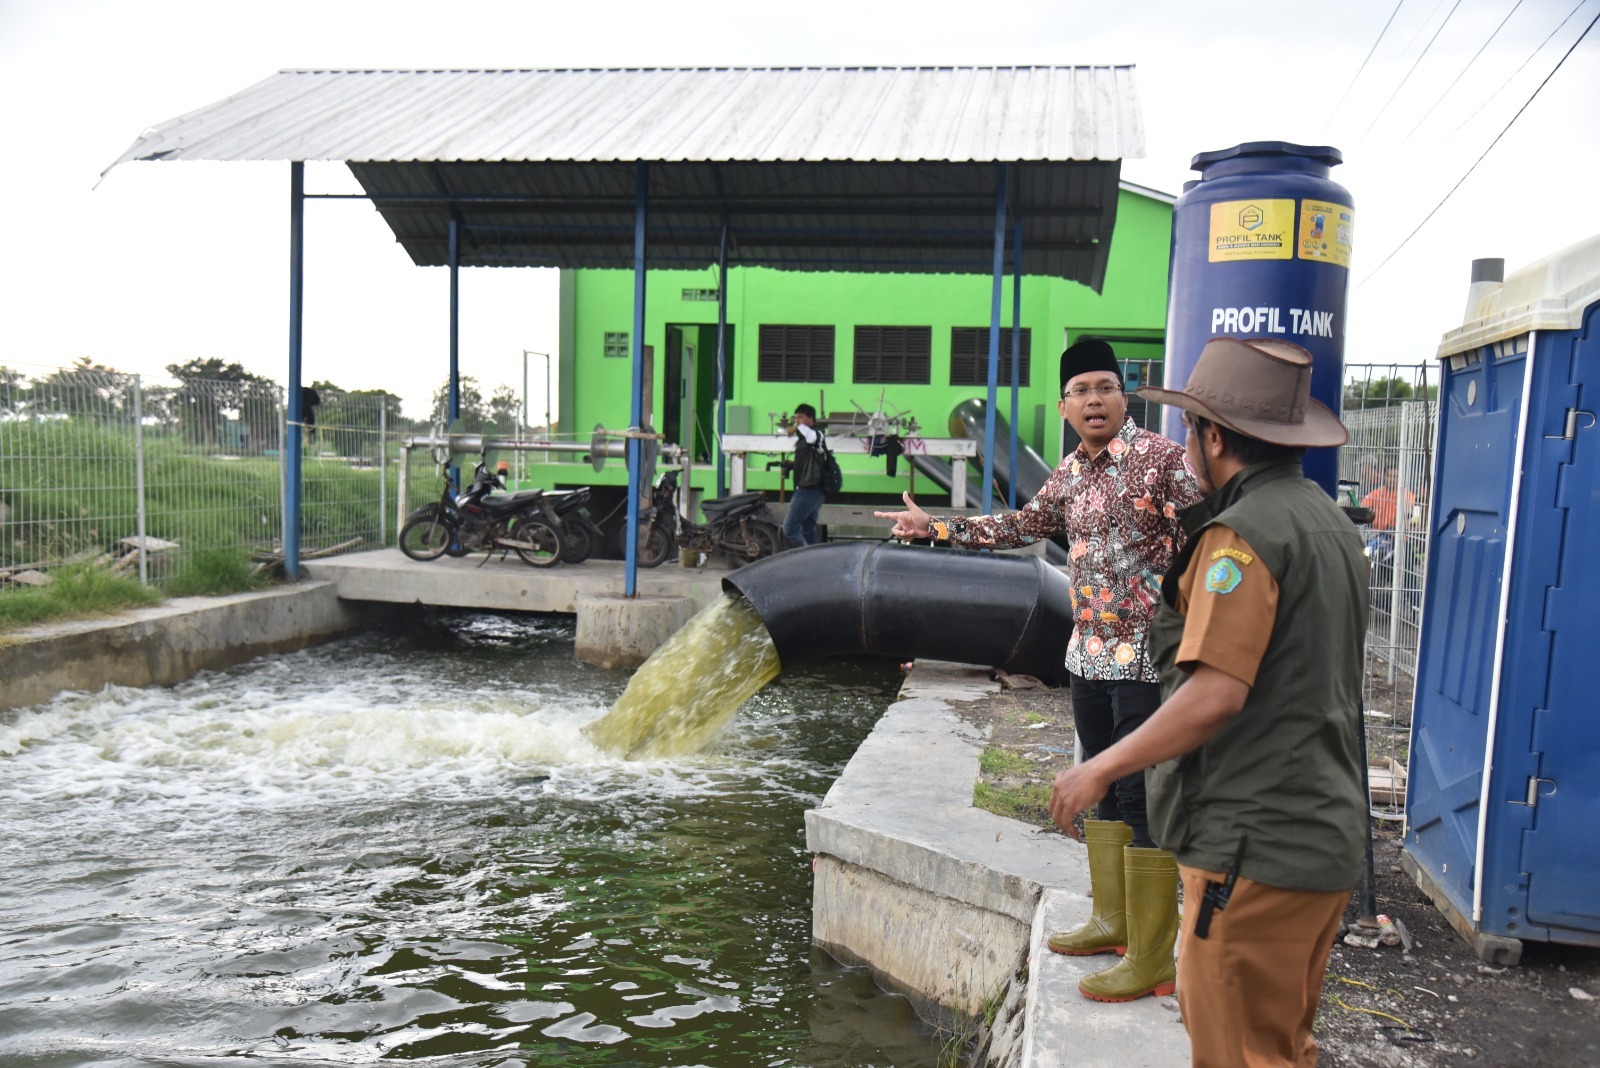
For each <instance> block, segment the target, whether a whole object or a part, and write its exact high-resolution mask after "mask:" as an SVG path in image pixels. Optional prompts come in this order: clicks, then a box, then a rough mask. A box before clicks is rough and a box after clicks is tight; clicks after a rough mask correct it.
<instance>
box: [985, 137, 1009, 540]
mask: <svg viewBox="0 0 1600 1068" xmlns="http://www.w3.org/2000/svg"><path fill="white" fill-rule="evenodd" d="M1010 180H1011V173H1010V170H1009V168H1008V167H1007V166H1006V164H1004V163H1002V164H1000V170H999V171H998V172H997V173H996V176H995V184H994V284H993V286H992V290H991V293H990V298H989V403H988V405H987V406H986V409H985V411H984V414H983V514H984V515H988V514H989V513H990V512H992V511H993V510H994V503H993V502H994V406H995V404H996V403H997V402H998V400H999V397H998V396H997V394H998V393H999V391H1000V293H1001V285H1000V279H1001V278H1002V276H1003V275H1004V273H1005V263H1006V184H1007V183H1008V182H1009V181H1010ZM1012 477H1013V479H1014V478H1015V477H1016V474H1015V472H1013V473H1012Z"/></svg>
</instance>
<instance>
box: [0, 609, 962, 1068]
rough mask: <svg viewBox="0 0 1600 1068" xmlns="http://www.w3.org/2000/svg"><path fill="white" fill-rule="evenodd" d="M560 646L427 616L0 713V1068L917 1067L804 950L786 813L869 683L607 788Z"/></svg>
mask: <svg viewBox="0 0 1600 1068" xmlns="http://www.w3.org/2000/svg"><path fill="white" fill-rule="evenodd" d="M571 636H572V635H571V629H570V625H569V624H565V623H558V622H544V621H538V620H531V621H530V620H519V619H503V618H498V617H468V616H460V617H443V618H442V619H441V620H439V621H437V622H435V623H434V624H433V625H431V626H429V627H427V628H424V629H422V630H419V631H397V632H395V633H392V634H384V635H376V634H374V635H367V636H364V637H360V638H356V639H351V640H347V641H343V642H339V643H335V644H333V645H330V646H325V647H322V648H320V649H315V650H308V651H306V652H303V653H298V654H294V655H291V656H284V657H276V658H269V659H265V660H261V661H257V662H254V663H252V664H249V665H245V666H243V667H241V668H239V669H236V670H234V671H230V672H226V673H219V674H207V675H204V676H202V677H200V678H197V679H195V680H192V681H191V682H189V683H186V684H184V685H181V686H178V687H173V688H170V689H153V690H129V689H117V688H112V689H108V690H106V691H105V692H103V693H99V694H95V695H71V696H66V697H63V698H61V699H59V700H57V701H55V702H52V703H50V704H48V705H44V706H39V707H37V708H33V709H27V710H23V711H21V712H18V713H11V714H6V715H0V805H3V806H4V811H5V813H6V831H7V834H6V840H5V844H4V846H3V850H4V864H5V871H6V878H5V879H4V880H0V921H3V922H0V930H3V932H4V934H3V935H0V1020H4V1021H5V1023H4V1025H3V1026H0V1063H3V1064H5V1065H6V1066H7V1068H11V1066H31V1065H38V1066H44V1065H50V1066H52V1068H54V1066H63V1068H76V1066H87V1065H111V1064H117V1065H121V1064H129V1065H131V1064H139V1065H168V1064H170V1065H191V1064H206V1065H210V1064H214V1063H216V1062H217V1061H219V1060H230V1059H235V1058H245V1057H249V1058H252V1059H257V1058H263V1057H266V1058H272V1059H273V1060H274V1062H275V1063H279V1064H326V1063H362V1062H366V1061H372V1060H378V1059H383V1058H390V1057H402V1058H411V1059H414V1058H440V1059H441V1060H443V1061H445V1062H447V1063H450V1064H452V1065H454V1064H472V1065H478V1064H484V1065H489V1064H519V1065H520V1064H533V1063H539V1064H556V1063H559V1064H562V1065H635V1064H638V1065H654V1064H663V1065H664V1064H694V1063H703V1064H707V1065H730V1066H732V1065H740V1066H742V1065H745V1064H772V1065H800V1064H814V1065H854V1064H869V1063H872V1064H888V1063H893V1064H900V1065H918V1064H932V1063H933V1058H934V1053H935V1049H934V1047H933V1045H932V1044H931V1042H930V1041H929V1040H928V1038H927V1036H926V1035H925V1034H923V1033H922V1031H921V1030H920V1028H919V1026H918V1025H917V1024H916V1023H915V1021H914V1020H913V1019H912V1018H911V1016H910V1014H909V1012H908V1010H907V1009H906V1007H905V1005H904V1003H903V1002H901V1001H900V1000H899V999H895V998H888V997H885V996H883V995H881V994H880V993H878V992H877V991H875V990H874V989H873V988H872V987H871V985H870V983H866V982H864V981H863V980H862V979H861V978H860V977H859V976H856V975H854V974H853V973H849V972H847V971H845V970H842V969H839V968H838V967H837V966H835V965H833V964H832V963H831V962H829V961H827V960H826V959H825V958H822V957H820V956H816V955H814V954H813V952H812V951H811V950H810V948H809V890H808V888H809V881H808V880H807V879H806V878H805V873H806V872H807V870H808V867H809V858H808V857H807V856H806V854H805V852H804V846H803V831H802V829H801V812H802V811H803V809H804V808H805V807H808V806H809V805H812V804H814V803H815V802H816V800H817V799H819V798H820V796H821V793H822V792H823V791H825V790H826V788H827V786H828V785H829V783H830V782H831V781H832V778H833V776H834V775H836V774H837V771H838V768H839V767H840V766H841V764H842V762H843V760H845V759H847V757H848V755H849V753H850V752H851V751H853V749H854V746H855V744H856V743H857V741H858V740H859V738H860V737H861V736H862V735H864V733H865V731H866V730H867V729H869V728H870V724H871V722H872V720H873V719H874V718H875V716H876V715H877V713H878V712H879V711H881V709H882V707H884V705H885V704H886V703H887V699H888V692H889V690H888V687H890V686H891V685H892V683H893V678H892V675H889V674H888V673H884V672H876V671H875V670H871V669H867V668H862V667H857V668H841V669H840V670H839V671H836V672H834V673H833V674H827V673H824V674H819V675H814V676H807V677H804V678H801V679H795V680H790V679H787V678H786V679H784V680H782V681H781V682H780V683H779V684H776V685H774V686H769V687H768V688H767V690H766V691H764V692H763V693H762V694H761V695H759V696H758V697H756V698H755V699H753V700H752V701H750V702H749V703H748V704H747V706H746V709H745V711H744V713H742V714H741V715H740V716H739V717H738V718H737V719H736V720H735V721H734V723H733V724H732V725H731V727H730V728H729V729H728V730H727V732H726V733H725V734H724V735H723V736H722V739H721V740H720V741H719V743H718V744H717V746H716V747H715V748H714V749H713V750H712V751H710V752H708V753H706V754H704V755H702V756H698V757H694V758H681V759H676V760H673V761H652V762H630V761H625V760H622V759H619V758H617V757H614V756H610V755H608V754H607V753H605V752H603V751H600V750H598V749H597V748H596V747H595V746H594V745H593V744H592V743H591V742H590V741H589V740H588V738H587V736H586V734H585V732H584V728H585V726H586V725H588V724H590V723H592V722H593V721H594V720H596V719H597V718H598V717H600V716H601V715H602V714H603V713H604V712H605V711H606V709H607V708H609V707H610V706H611V704H612V702H613V701H614V700H615V698H616V697H617V695H618V694H619V693H620V692H621V691H622V688H623V685H624V683H625V682H626V681H627V677H626V676H625V675H623V674H621V673H616V672H604V671H599V670H597V669H593V668H588V667H585V666H583V665H579V664H577V663H576V662H574V661H573V659H572V655H571V644H570V643H571Z"/></svg>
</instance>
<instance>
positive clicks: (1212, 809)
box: [1050, 337, 1367, 1068]
mask: <svg viewBox="0 0 1600 1068" xmlns="http://www.w3.org/2000/svg"><path fill="white" fill-rule="evenodd" d="M1310 385H1311V354H1310V353H1308V352H1306V350H1305V349H1303V348H1301V347H1299V346H1298V345H1294V344H1291V343H1289V342H1285V341H1279V340H1276V339H1252V340H1239V339H1236V338H1227V337H1221V338H1213V339H1212V340H1211V341H1210V342H1208V343H1207V344H1206V347H1205V349H1204V350H1203V351H1202V352H1201V354H1200V359H1199V361H1198V362H1197V363H1196V364H1195V368H1194V371H1193V373H1192V374H1191V375H1190V377H1189V381H1188V384H1187V385H1186V386H1185V387H1184V389H1183V391H1182V392H1178V391H1175V390H1169V389H1155V388H1151V387H1146V388H1144V389H1141V390H1139V395H1140V396H1142V397H1144V398H1146V399H1147V400H1150V401H1154V402H1156V403H1158V404H1173V405H1177V406H1178V407H1180V408H1182V409H1183V411H1184V420H1185V423H1186V424H1187V427H1188V434H1187V444H1186V449H1187V452H1188V457H1189V462H1190V464H1191V465H1192V466H1193V467H1194V469H1195V471H1196V473H1197V474H1198V475H1199V479H1200V488H1201V490H1202V491H1203V492H1204V493H1205V494H1206V495H1207V496H1206V497H1205V499H1204V500H1202V501H1201V502H1200V503H1199V504H1196V505H1194V506H1192V507H1190V508H1187V509H1185V510H1184V513H1183V526H1184V529H1185V531H1186V532H1187V534H1188V541H1187V543H1186V544H1185V545H1184V548H1183V550H1182V551H1181V552H1179V553H1178V555H1177V557H1176V558H1175V559H1174V560H1173V563H1172V568H1171V570H1170V571H1168V573H1167V579H1166V582H1165V583H1164V584H1163V585H1162V589H1161V601H1162V603H1161V605H1160V606H1159V607H1158V609H1157V611H1156V616H1155V619H1154V621H1153V622H1152V624H1151V632H1150V647H1151V654H1152V655H1153V656H1154V657H1155V658H1156V659H1157V661H1158V663H1159V666H1160V669H1161V681H1162V693H1163V698H1164V700H1163V702H1162V705H1161V707H1160V708H1159V709H1157V710H1156V712H1155V714H1154V715H1153V716H1151V717H1150V719H1149V720H1148V721H1147V722H1146V723H1145V725H1144V726H1143V727H1142V728H1140V729H1139V730H1138V731H1135V732H1134V733H1133V734H1131V735H1129V736H1128V737H1127V738H1125V739H1123V740H1122V741H1120V742H1118V743H1117V744H1116V745H1114V746H1112V747H1111V748H1109V749H1107V750H1106V751H1105V752H1103V753H1101V754H1100V755H1099V756H1097V757H1095V758H1093V759H1092V760H1089V761H1086V762H1085V763H1083V764H1081V765H1079V766H1077V767H1074V768H1070V769H1068V770H1067V771H1064V772H1062V773H1061V774H1060V775H1058V776H1056V781H1055V785H1054V787H1053V788H1052V790H1051V795H1050V813H1051V815H1052V816H1053V817H1054V818H1055V820H1056V822H1057V823H1058V824H1060V826H1061V827H1062V828H1063V829H1065V830H1067V831H1068V833H1069V834H1071V833H1073V832H1072V830H1071V827H1072V817H1073V816H1074V815H1075V814H1076V813H1078V812H1080V811H1082V810H1083V809H1085V808H1087V807H1088V806H1089V805H1091V804H1093V803H1094V802H1095V801H1096V800H1097V799H1098V798H1099V797H1100V795H1101V794H1102V793H1103V792H1104V790H1105V785H1106V783H1108V782H1111V781H1114V780H1115V779H1116V778H1118V777H1119V776H1122V775H1126V774H1128V773H1129V772H1130V771H1132V770H1133V769H1136V768H1150V769H1151V770H1150V772H1149V774H1148V776H1147V785H1148V790H1149V809H1150V823H1151V830H1152V832H1153V834H1154V836H1155V839H1156V841H1157V843H1158V844H1160V845H1163V846H1165V847H1167V848H1168V849H1170V850H1172V852H1173V853H1174V854H1176V858H1177V862H1178V866H1179V874H1180V876H1181V878H1182V881H1183V889H1184V898H1183V899H1184V915H1183V922H1182V939H1183V941H1182V944H1181V947H1180V949H1179V953H1178V1003H1179V1007H1180V1008H1181V1010H1182V1012H1183V1020H1184V1023H1185V1025H1186V1026H1187V1027H1188V1029H1189V1037H1190V1044H1191V1049H1192V1057H1193V1063H1194V1064H1195V1065H1196V1066H1228V1068H1233V1066H1237V1065H1251V1066H1255V1065H1268V1064H1271V1065H1310V1064H1314V1063H1315V1062H1316V1057H1317V1045H1316V1041H1315V1039H1313V1038H1312V1036H1311V1022H1312V1019H1313V1018H1314V1017H1315V1015H1316V1011H1317V1002H1318V999H1319V998H1320V996H1321V990H1322V976H1323V972H1324V970H1325V969H1326V967H1327V962H1328V953H1329V951H1330V949H1331V948H1332V945H1333V939H1334V935H1335V933H1336V932H1337V930H1338V927H1339V921H1340V918H1341V917H1342V916H1343V914H1344V909H1345V905H1346V903H1347V902H1348V900H1349V897H1350V892H1351V890H1352V889H1353V888H1354V887H1355V885H1356V882H1357V879H1358V878H1359V876H1360V873H1361V866H1362V857H1363V845H1364V842H1365V837H1366V804H1365V798H1364V797H1363V796H1362V792H1361V763H1360V756H1359V753H1360V735H1359V734H1358V733H1357V732H1359V731H1360V730H1361V729H1362V720H1361V674H1362V638H1363V634H1364V629H1365V621H1366V618H1367V591H1366V581H1367V580H1366V567H1365V561H1364V559H1363V557H1362V554H1361V541H1360V538H1359V537H1358V536H1357V535H1356V532H1355V528H1354V526H1352V524H1351V523H1350V520H1349V519H1348V518H1346V517H1345V515H1344V514H1343V513H1342V512H1340V510H1339V509H1338V507H1337V506H1336V505H1335V504H1334V502H1333V501H1332V500H1331V499H1330V498H1329V497H1328V496H1327V494H1326V493H1325V492H1323V490H1322V489H1320V488H1319V487H1318V486H1317V485H1316V484H1315V483H1313V482H1310V481H1308V480H1307V479H1306V478H1305V477H1304V475H1303V473H1302V471H1301V468H1300V457H1301V455H1302V453H1303V452H1304V451H1305V449H1306V448H1308V447H1317V446H1333V445H1342V444H1344V442H1345V441H1346V440H1347V438H1348V434H1347V433H1346V431H1345V428H1344V427H1343V425H1341V424H1340V422H1339V420H1338V418H1337V417H1336V416H1335V415H1334V414H1333V413H1332V412H1331V411H1329V410H1328V409H1327V408H1326V407H1324V406H1323V405H1322V404H1320V403H1318V402H1317V401H1315V400H1312V399H1311V397H1310ZM1157 765H1159V766H1157ZM1136 919H1137V918H1136V917H1130V933H1129V938H1130V945H1129V953H1130V954H1131V953H1132V952H1134V946H1133V943H1134V942H1136V941H1137V940H1138V938H1139V935H1138V933H1137V931H1136V929H1135V928H1136V927H1137V924H1136V922H1135V921H1136Z"/></svg>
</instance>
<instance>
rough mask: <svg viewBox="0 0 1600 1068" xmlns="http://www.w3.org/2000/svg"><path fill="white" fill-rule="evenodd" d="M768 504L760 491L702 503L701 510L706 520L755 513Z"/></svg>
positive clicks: (714, 498)
mask: <svg viewBox="0 0 1600 1068" xmlns="http://www.w3.org/2000/svg"><path fill="white" fill-rule="evenodd" d="M765 503H766V498H765V497H763V496H762V495H761V493H760V491H759V490H757V491H753V492H750V493H736V494H734V495H733V496H731V497H713V498H712V499H711V500H709V501H701V502H700V510H701V511H703V512H705V514H706V518H707V519H710V518H711V517H713V516H718V515H728V514H730V513H733V512H743V511H753V510H755V509H756V508H759V507H761V506H762V505H764V504H765Z"/></svg>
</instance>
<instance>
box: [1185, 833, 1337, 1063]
mask: <svg viewBox="0 0 1600 1068" xmlns="http://www.w3.org/2000/svg"><path fill="white" fill-rule="evenodd" d="M1178 875H1179V878H1180V879H1182V881H1183V926H1182V929H1181V934H1180V943H1179V948H1178V1007H1179V1009H1180V1010H1181V1011H1182V1013H1183V1022H1184V1026H1185V1027H1187V1028H1188V1030H1189V1046H1190V1050H1191V1057H1192V1062H1191V1063H1192V1064H1193V1065H1194V1068H1311V1066H1313V1065H1315V1064H1316V1063H1317V1042H1316V1039H1314V1038H1312V1037H1311V1022H1312V1020H1313V1019H1315V1017H1316V1015H1317V1002H1318V1000H1319V999H1320V998H1321V996H1322V976H1323V973H1324V972H1325V971H1326V970H1327V967H1328V954H1329V952H1330V951H1332V949H1333V937H1334V935H1335V933H1337V931H1338V930H1339V921H1340V919H1341V918H1342V917H1343V916H1344V909H1345V905H1346V904H1347V903H1348V902H1349V900H1350V891H1349V890H1335V891H1317V890H1284V889H1280V888H1279V887H1276V886H1268V885H1266V884H1265V883H1258V882H1255V881H1254V880H1251V879H1246V878H1243V877H1240V878H1239V880H1238V881H1237V882H1236V883H1235V884H1234V887H1233V893H1232V895H1231V896H1230V897H1229V899H1228V907H1227V908H1226V909H1225V910H1223V911H1221V912H1216V911H1213V912H1212V914H1211V931H1210V933H1209V934H1208V935H1207V937H1205V938H1196V937H1194V923H1195V919H1196V917H1198V916H1199V914H1200V901H1201V895H1202V894H1204V893H1205V889H1206V884H1207V883H1214V882H1221V881H1222V878H1223V876H1222V874H1221V873H1220V872H1208V871H1202V870H1200V869H1199V868H1190V867H1186V866H1184V865H1181V864H1180V865H1179V866H1178Z"/></svg>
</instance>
